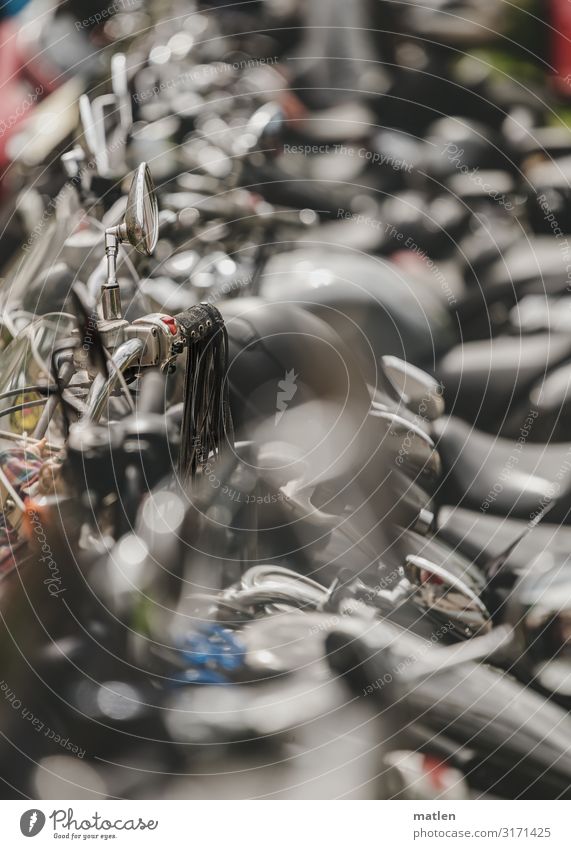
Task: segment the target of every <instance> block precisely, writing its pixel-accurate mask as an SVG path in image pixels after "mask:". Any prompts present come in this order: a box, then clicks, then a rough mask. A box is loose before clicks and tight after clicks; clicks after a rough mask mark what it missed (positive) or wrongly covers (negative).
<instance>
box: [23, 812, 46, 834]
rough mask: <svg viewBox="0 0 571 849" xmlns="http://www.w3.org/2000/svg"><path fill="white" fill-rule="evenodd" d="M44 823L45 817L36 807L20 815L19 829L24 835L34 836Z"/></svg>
mask: <svg viewBox="0 0 571 849" xmlns="http://www.w3.org/2000/svg"><path fill="white" fill-rule="evenodd" d="M45 824H46V817H45V814H43V813H42V812H41V811H38V809H37V808H32V810H31V811H26V812H25V813H23V814H22V816H21V817H20V831H21V832H22V834H23V835H24V837H35V836H36V834H39V833H40V831H41V830H42V828H43V827H44V826H45Z"/></svg>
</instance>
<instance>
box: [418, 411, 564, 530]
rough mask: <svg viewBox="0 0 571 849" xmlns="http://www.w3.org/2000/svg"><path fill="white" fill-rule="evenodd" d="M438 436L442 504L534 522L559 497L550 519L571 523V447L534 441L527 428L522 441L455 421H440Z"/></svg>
mask: <svg viewBox="0 0 571 849" xmlns="http://www.w3.org/2000/svg"><path fill="white" fill-rule="evenodd" d="M532 421H533V420H532V419H531V418H529V419H528V422H529V424H528V428H527V431H528V432H529V430H531V429H532V427H533V424H532ZM432 436H433V439H434V441H435V443H436V448H437V450H438V452H439V454H440V457H441V460H442V469H443V476H442V483H441V486H440V487H439V491H438V494H437V499H438V500H439V501H440V503H441V504H447V505H450V504H458V506H459V507H462V508H471V509H473V510H477V511H478V512H480V513H481V514H482V515H488V514H490V515H492V514H495V515H500V516H504V517H510V518H517V519H525V520H527V521H529V519H530V518H531V517H533V516H534V515H535V514H536V513H537V512H538V511H539V510H540V509H541V508H542V506H544V505H545V504H546V503H547V502H548V501H549V500H550V498H554V497H555V498H557V497H558V496H559V497H560V498H559V499H558V500H557V503H556V505H555V506H554V507H553V508H552V509H551V511H550V517H549V518H550V521H567V513H568V512H569V507H570V504H571V499H570V498H569V495H568V492H569V484H570V480H571V477H570V475H571V444H569V443H558V444H555V445H543V444H538V443H531V442H529V441H528V440H527V438H526V432H525V431H523V430H522V436H520V437H519V440H518V439H514V440H511V439H502V438H501V437H495V436H491V435H489V434H486V433H482V432H481V431H478V430H475V429H474V428H473V427H471V426H470V425H468V424H466V423H465V422H463V421H461V420H460V419H457V418H455V417H449V418H445V417H443V418H442V419H438V420H437V421H435V422H434V423H433V427H432Z"/></svg>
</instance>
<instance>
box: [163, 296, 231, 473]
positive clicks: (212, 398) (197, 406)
mask: <svg viewBox="0 0 571 849" xmlns="http://www.w3.org/2000/svg"><path fill="white" fill-rule="evenodd" d="M176 320H177V322H178V324H179V325H180V327H181V328H182V330H183V333H184V334H185V337H186V343H187V356H188V359H187V364H186V372H185V378H184V395H183V416H182V425H181V441H180V452H179V473H180V476H181V478H182V481H183V482H184V483H186V482H188V481H192V480H194V479H195V477H196V475H197V473H198V472H199V471H200V470H201V469H203V468H204V466H205V465H206V464H207V463H213V462H216V460H217V459H218V458H219V456H220V453H221V451H222V450H223V447H224V444H225V443H227V442H229V443H233V440H234V430H233V426H232V416H231V413H230V402H229V397H228V381H227V379H226V372H227V370H228V332H227V330H226V325H225V324H224V319H223V318H222V315H221V314H220V312H219V310H217V309H216V307H215V306H213V305H212V304H197V305H196V306H194V307H191V308H190V309H188V310H185V311H184V312H182V313H179V314H178V315H177V316H176Z"/></svg>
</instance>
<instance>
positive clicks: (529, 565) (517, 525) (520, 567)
mask: <svg viewBox="0 0 571 849" xmlns="http://www.w3.org/2000/svg"><path fill="white" fill-rule="evenodd" d="M526 528H527V522H524V521H523V520H522V519H506V518H505V517H503V516H489V515H483V514H482V513H480V512H479V511H478V512H476V511H473V510H464V509H462V508H458V507H444V508H442V510H440V512H439V514H438V520H437V536H438V538H439V539H441V540H443V541H444V542H446V543H448V545H450V546H452V548H453V549H454V551H460V552H461V553H462V554H464V555H465V556H466V557H469V558H470V560H472V561H474V562H475V563H477V564H478V565H479V566H485V565H486V564H488V563H490V561H491V560H493V559H494V558H496V557H498V556H499V555H500V554H502V553H503V552H505V551H506V549H507V548H508V546H510V545H511V544H513V543H514V542H515V540H517V539H518V538H519V537H520V536H521V535H522V534H523V533H524V531H525V530H526ZM570 556H571V528H569V527H566V526H561V525H556V524H544V523H543V522H541V523H540V524H538V525H536V527H535V528H533V529H532V530H531V531H530V532H529V533H528V534H526V535H525V537H523V538H522V540H521V542H520V543H519V545H516V546H515V548H514V549H513V551H511V552H510V554H509V556H508V558H507V560H506V563H505V565H506V566H507V567H508V568H509V569H510V570H513V571H514V572H516V573H518V574H519V573H523V572H525V571H527V570H529V569H537V568H538V566H539V567H540V568H541V567H543V568H548V567H549V566H550V565H552V564H553V563H554V562H555V563H557V564H558V565H561V564H562V563H563V562H564V561H566V560H568V558H569V557H570Z"/></svg>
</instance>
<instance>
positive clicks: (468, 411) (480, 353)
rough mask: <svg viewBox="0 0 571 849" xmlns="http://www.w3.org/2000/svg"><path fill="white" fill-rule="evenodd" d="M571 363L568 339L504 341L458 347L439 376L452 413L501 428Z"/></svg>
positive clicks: (556, 336) (508, 338)
mask: <svg viewBox="0 0 571 849" xmlns="http://www.w3.org/2000/svg"><path fill="white" fill-rule="evenodd" d="M569 357H571V340H570V339H569V334H567V333H538V334H536V335H531V336H500V337H498V338H495V339H484V340H481V341H474V342H464V343H463V344H460V345H456V346H455V347H454V348H452V349H451V350H450V351H449V352H448V353H447V354H445V355H444V357H443V358H442V359H441V360H440V363H439V364H438V367H437V370H436V373H437V377H438V379H439V380H441V381H442V383H443V385H444V387H445V399H446V406H447V409H448V410H450V412H451V413H454V414H455V415H457V416H461V417H462V418H465V419H466V420H468V421H470V422H474V423H475V424H478V425H479V424H480V423H481V424H482V425H483V426H486V423H487V425H488V426H489V425H490V424H494V423H496V422H498V421H500V422H501V420H502V418H503V417H504V416H505V415H506V413H507V412H508V410H509V409H510V408H511V407H513V405H514V404H515V403H517V402H518V401H520V400H521V398H522V396H523V397H525V394H526V393H527V392H529V390H530V389H531V387H532V386H533V385H535V384H536V383H537V382H540V381H541V380H542V378H543V377H544V376H545V375H546V374H547V372H548V371H549V370H550V369H552V368H554V367H555V366H557V365H559V364H560V363H561V362H564V361H565V360H566V359H568V358H569Z"/></svg>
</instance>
